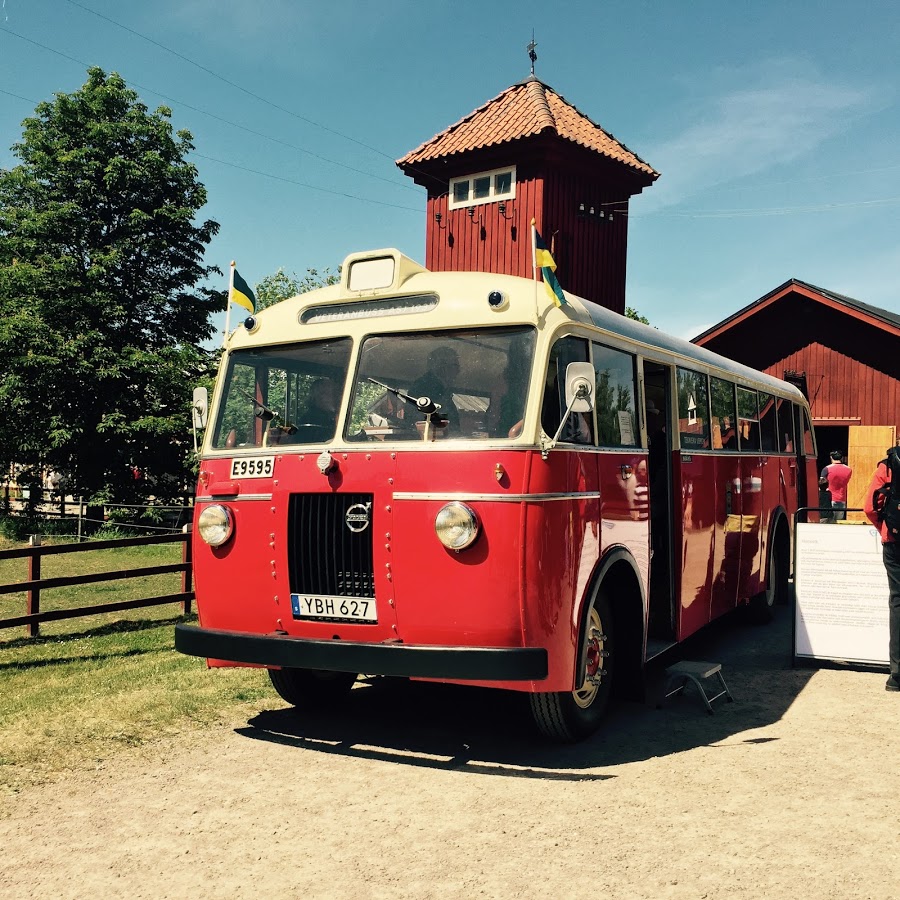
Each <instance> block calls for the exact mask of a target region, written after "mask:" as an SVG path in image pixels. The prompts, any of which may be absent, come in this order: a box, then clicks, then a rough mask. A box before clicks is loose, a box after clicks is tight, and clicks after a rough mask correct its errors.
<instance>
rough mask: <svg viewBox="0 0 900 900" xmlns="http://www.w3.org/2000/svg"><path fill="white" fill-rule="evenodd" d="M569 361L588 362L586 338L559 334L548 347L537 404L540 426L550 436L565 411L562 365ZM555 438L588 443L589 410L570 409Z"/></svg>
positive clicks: (590, 438) (590, 439)
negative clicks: (539, 406) (586, 411)
mask: <svg viewBox="0 0 900 900" xmlns="http://www.w3.org/2000/svg"><path fill="white" fill-rule="evenodd" d="M571 362H588V348H587V341H585V340H581V339H580V338H562V339H560V340H558V341H557V342H556V343H555V344H554V345H553V347H552V348H551V349H550V361H549V362H548V364H547V371H546V374H545V378H544V400H543V403H542V405H541V427H542V428H543V429H544V432H545V433H546V434H547V435H548V436H549V437H553V436H554V435H555V434H556V432H557V430H558V429H559V425H560V421H561V417H562V414H563V413H564V412H565V411H566V366H568V365H569V363H571ZM559 440H560V442H562V443H565V444H590V443H592V442H593V440H594V426H593V416H592V415H591V413H571V414H570V415H569V418H568V421H567V422H566V424H565V427H564V428H563V430H562V432H560V435H559Z"/></svg>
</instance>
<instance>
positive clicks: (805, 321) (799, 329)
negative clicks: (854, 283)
mask: <svg viewBox="0 0 900 900" xmlns="http://www.w3.org/2000/svg"><path fill="white" fill-rule="evenodd" d="M694 343H696V344H699V345H701V346H703V347H707V348H708V349H710V350H713V351H715V352H716V353H721V354H722V355H723V356H728V357H731V358H732V359H736V360H738V361H739V362H742V363H744V364H746V365H748V366H753V367H754V368H756V369H761V370H763V371H764V372H768V373H769V374H771V375H775V376H777V377H778V378H788V379H789V380H793V381H795V382H797V383H799V384H800V386H801V387H804V384H805V391H806V393H807V396H808V397H809V403H810V408H811V410H812V415H813V425H814V426H815V429H816V437H817V443H818V450H819V464H820V466H824V465H826V464H827V463H828V461H829V460H828V454H829V452H830V451H832V450H840V451H841V452H843V453H846V454H847V455H848V463H849V465H850V466H851V467H852V468H853V470H854V473H855V474H854V478H853V480H852V481H851V483H850V492H849V494H848V497H847V499H848V503H849V505H850V506H861V505H862V501H863V497H864V493H865V489H866V487H867V485H868V482H869V476H870V474H871V471H872V469H873V468H874V465H875V463H876V462H877V461H878V460H879V459H883V458H884V455H885V450H886V449H887V447H888V446H890V445H891V444H892V443H893V442H894V440H895V438H896V428H897V426H898V425H900V315H898V314H897V313H892V312H889V311H888V310H886V309H879V308H878V307H877V306H870V305H869V304H868V303H862V302H860V301H859V300H854V299H853V298H852V297H845V296H844V295H843V294H836V293H834V291H827V290H825V289H823V288H820V287H816V286H815V285H812V284H807V283H806V282H803V281H798V280H797V279H796V278H792V279H791V280H790V281H787V282H785V283H784V284H782V285H781V286H779V287H777V288H775V290H774V291H771V292H770V293H768V294H766V295H765V296H764V297H760V299H759V300H757V301H755V302H754V303H751V304H750V305H749V306H745V307H744V308H743V309H741V310H738V311H737V312H736V313H735V314H734V315H732V316H729V317H728V318H727V319H724V320H723V321H722V322H719V324H718V325H714V326H713V327H712V328H710V329H708V330H707V331H704V332H703V334H701V335H699V336H698V337H696V338H694Z"/></svg>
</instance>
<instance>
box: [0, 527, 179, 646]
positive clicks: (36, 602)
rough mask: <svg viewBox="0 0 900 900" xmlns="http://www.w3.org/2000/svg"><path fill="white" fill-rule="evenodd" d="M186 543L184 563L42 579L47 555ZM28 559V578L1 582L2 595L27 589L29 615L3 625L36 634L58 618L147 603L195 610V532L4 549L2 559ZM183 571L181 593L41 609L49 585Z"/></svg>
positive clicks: (0, 592)
mask: <svg viewBox="0 0 900 900" xmlns="http://www.w3.org/2000/svg"><path fill="white" fill-rule="evenodd" d="M176 543H181V544H182V553H181V562H180V563H171V564H169V565H164V566H143V567H141V568H137V569H120V570H118V571H115V572H93V573H91V574H89V575H68V576H64V577H61V578H41V560H42V559H43V558H44V557H45V556H55V555H57V554H59V553H84V552H85V551H88V550H109V549H112V548H114V547H139V546H148V545H150V544H176ZM23 557H27V558H28V580H27V581H20V582H16V583H15V584H4V585H0V595H3V594H15V593H20V592H25V593H26V594H27V597H26V601H25V609H26V612H25V615H24V616H14V617H13V618H10V619H0V628H13V627H15V626H17V625H25V626H26V627H27V629H28V634H29V636H31V637H36V636H37V635H38V634H39V633H40V623H41V622H50V621H53V620H57V619H75V618H78V617H81V616H93V615H96V614H98V613H104V612H117V611H119V610H123V609H138V608H140V607H145V606H160V605H162V604H164V603H181V608H182V611H183V612H185V613H189V612H190V611H191V601H192V600H193V599H194V591H193V587H192V582H193V565H192V563H191V533H190V531H185V532H183V533H181V534H165V535H154V536H152V537H139V538H122V539H119V540H113V541H90V542H89V543H86V544H57V545H54V546H49V547H44V546H41V544H40V543H36V544H34V545H33V546H29V547H21V548H17V549H15V550H0V560H4V559H21V558H23ZM172 572H181V592H180V593H176V594H164V595H162V596H159V597H146V598H144V599H141V600H119V601H116V602H114V603H98V604H96V605H94V606H79V607H77V608H74V609H56V610H48V611H46V612H41V591H45V590H48V589H49V588H56V587H68V586H70V585H76V584H92V583H96V582H101V581H117V580H119V579H121V578H140V577H144V576H147V575H165V574H169V573H172Z"/></svg>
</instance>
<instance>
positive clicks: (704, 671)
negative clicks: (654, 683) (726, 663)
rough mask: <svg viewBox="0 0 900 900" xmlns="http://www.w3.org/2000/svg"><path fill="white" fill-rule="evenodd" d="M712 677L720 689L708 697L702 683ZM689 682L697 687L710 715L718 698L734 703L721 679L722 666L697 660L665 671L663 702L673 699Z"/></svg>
mask: <svg viewBox="0 0 900 900" xmlns="http://www.w3.org/2000/svg"><path fill="white" fill-rule="evenodd" d="M713 675H715V676H716V678H717V679H718V685H717V687H720V688H721V690H720V691H719V692H718V693H717V694H713V695H712V696H710V695H709V694H707V693H706V689H705V688H704V687H703V682H704V681H706V679H708V678H712V676H713ZM689 681H692V682H693V683H694V684H696V685H697V690H698V691H699V692H700V697H701V698H702V699H703V703H704V705H705V706H706V711H707V712H708V713H709V714H710V715H712V714H713V708H712V703H713V701H714V700H718V699H719V697H725V698H726V699H727V700H728V702H729V703H734V697H732V696H731V691H729V690H728V685H727V684H725V679H724V678H723V677H722V664H721V663H711V662H700V661H699V660H696V661H691V660H682V661H681V662H679V663H675V665H674V666H669V668H668V669H666V688H665V695H664V697H663V701H665V700H668V699H669V697H674V696H675V694H680V693H681V692H682V691H683V690H684V689H685V687H686V685H687V683H688V682H689ZM660 706H662V704H660Z"/></svg>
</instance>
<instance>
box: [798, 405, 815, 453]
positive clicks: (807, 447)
mask: <svg viewBox="0 0 900 900" xmlns="http://www.w3.org/2000/svg"><path fill="white" fill-rule="evenodd" d="M797 408H798V409H799V411H800V417H801V419H802V420H803V455H804V456H815V455H816V442H815V439H814V438H813V430H812V425H810V424H809V410H808V409H806V407H803V406H800V407H797Z"/></svg>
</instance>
